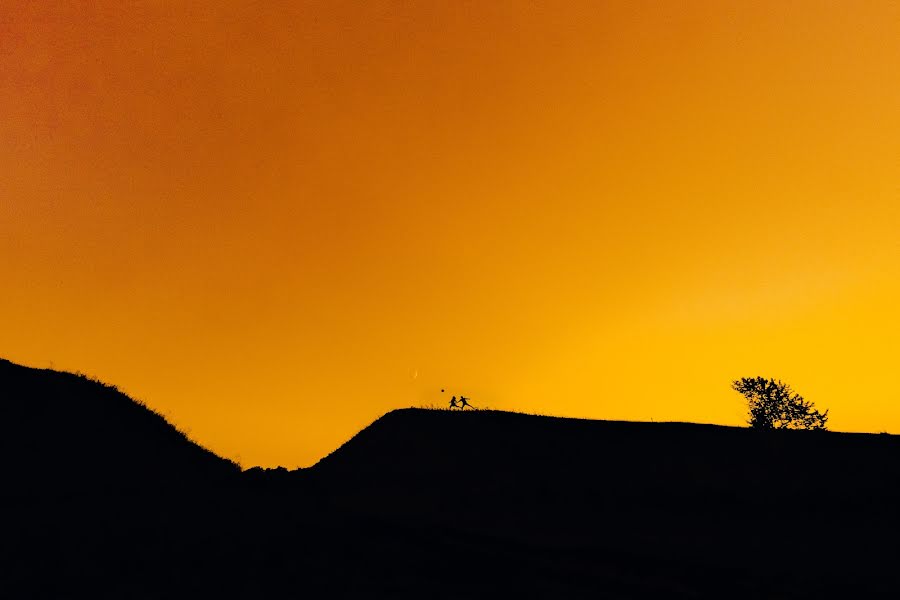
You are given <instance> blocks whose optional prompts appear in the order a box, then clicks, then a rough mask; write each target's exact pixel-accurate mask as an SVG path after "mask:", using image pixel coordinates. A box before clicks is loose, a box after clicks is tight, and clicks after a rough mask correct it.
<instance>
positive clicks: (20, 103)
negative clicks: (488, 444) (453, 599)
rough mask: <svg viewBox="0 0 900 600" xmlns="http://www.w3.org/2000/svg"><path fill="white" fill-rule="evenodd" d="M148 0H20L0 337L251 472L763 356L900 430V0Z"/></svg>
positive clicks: (837, 416) (0, 228)
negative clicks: (449, 416) (95, 381)
mask: <svg viewBox="0 0 900 600" xmlns="http://www.w3.org/2000/svg"><path fill="white" fill-rule="evenodd" d="M126 4H127V5H128V7H127V8H123V7H122V6H121V5H122V3H121V2H111V1H105V0H104V1H99V0H92V1H90V2H71V3H69V2H66V3H57V2H47V3H34V2H25V1H17V0H13V1H12V2H4V3H3V4H2V6H0V285H2V290H0V291H2V293H0V315H2V325H0V356H3V357H5V358H8V359H10V360H14V361H17V362H21V363H25V364H29V365H32V366H38V367H49V366H53V367H54V368H57V369H66V370H80V371H83V372H86V373H88V374H90V375H94V376H97V377H99V378H101V379H103V380H105V381H108V382H111V383H115V384H117V385H119V386H120V387H121V388H122V389H123V390H125V391H126V392H128V393H129V394H131V395H133V396H134V397H137V398H139V399H141V400H144V401H145V402H147V403H148V404H149V405H150V406H151V407H153V408H155V409H156V410H158V411H160V412H162V413H163V414H165V415H166V416H167V417H168V418H169V419H170V420H171V421H172V422H174V423H175V424H176V425H177V426H179V427H180V428H182V429H183V430H185V431H187V432H188V433H189V434H190V435H191V437H192V438H194V439H195V440H197V441H198V442H200V443H202V444H204V445H206V446H208V447H209V448H211V449H212V450H214V451H216V452H218V453H220V454H222V455H224V456H227V457H229V458H239V459H240V460H241V462H242V463H243V464H244V465H245V466H250V465H257V464H261V465H264V466H274V465H285V466H288V467H294V466H298V465H300V466H303V465H309V464H311V463H313V462H315V461H316V460H317V459H318V458H320V457H321V456H323V455H324V454H326V453H328V452H330V451H331V450H333V449H334V448H336V447H337V446H338V445H340V444H341V443H342V442H343V441H344V440H346V439H347V438H348V437H349V436H351V435H352V434H353V433H355V432H356V431H357V430H359V429H360V428H362V427H363V426H365V425H366V424H368V423H369V422H371V421H372V420H374V419H375V418H377V417H378V416H379V415H380V414H382V413H384V412H386V411H388V410H390V409H393V408H398V407H406V406H412V405H429V404H440V403H444V402H446V401H447V400H448V398H447V396H449V395H450V394H451V393H454V394H460V393H463V394H465V395H467V396H469V397H471V398H472V402H473V403H474V404H476V405H478V406H490V407H493V408H499V409H509V410H522V411H529V412H541V413H549V414H555V415H572V416H581V417H590V418H607V419H632V420H650V419H655V420H686V421H700V422H713V423H722V424H740V423H742V422H743V420H744V418H745V406H744V405H743V403H742V401H741V398H740V397H739V396H738V395H737V394H736V393H735V392H733V391H731V390H730V387H729V384H730V381H731V380H733V379H735V378H738V377H741V376H756V375H762V376H766V377H777V378H781V379H783V380H785V381H787V382H789V383H790V384H791V385H792V386H793V387H794V388H795V389H796V390H797V391H798V392H800V393H801V394H803V395H804V396H805V397H807V398H808V399H810V400H812V401H813V402H815V404H816V406H817V407H818V408H820V409H825V408H828V409H830V410H831V413H830V414H831V421H830V426H831V428H833V429H837V430H846V431H875V432H877V431H889V432H893V433H900V391H898V386H897V383H896V379H897V373H898V356H900V352H898V350H900V308H898V307H900V35H898V31H900V3H897V2H896V1H893V0H885V1H873V2H867V1H865V0H848V1H845V2H830V1H816V2H802V1H797V2H782V1H780V0H779V1H775V0H772V1H759V2H721V1H719V0H713V1H709V2H684V1H678V2H674V1H673V2H568V3H564V2H546V3H544V2H526V1H524V0H522V1H517V2H509V3H505V2H483V1H480V0H479V1H474V2H464V1H456V2H400V1H390V2H385V1H371V2H357V1H355V0H354V1H344V2H338V1H329V2H271V1H270V2H240V3H238V2H224V1H221V0H219V1H215V2H208V3H207V2H184V3H180V2H162V1H159V2H133V3H126ZM442 387H443V388H446V389H447V393H446V394H443V395H442V394H441V393H440V389H441V388H442Z"/></svg>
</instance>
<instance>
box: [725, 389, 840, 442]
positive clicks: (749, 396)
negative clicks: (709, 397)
mask: <svg viewBox="0 0 900 600" xmlns="http://www.w3.org/2000/svg"><path fill="white" fill-rule="evenodd" d="M731 387H732V388H734V390H735V391H736V392H738V393H739V394H741V395H742V396H743V397H744V398H745V399H746V400H747V405H748V406H747V408H748V410H749V413H750V418H749V419H748V421H747V422H748V424H749V425H750V427H752V428H753V429H822V430H824V429H825V422H826V421H828V411H827V410H826V411H825V412H824V413H820V412H819V411H818V410H816V409H815V408H814V407H813V403H812V402H808V401H807V400H804V399H803V396H801V395H800V394H797V393H796V392H794V390H792V389H791V386H789V385H788V384H786V383H783V382H781V381H778V380H777V379H765V378H763V377H743V378H741V379H738V380H737V381H733V382H732V383H731Z"/></svg>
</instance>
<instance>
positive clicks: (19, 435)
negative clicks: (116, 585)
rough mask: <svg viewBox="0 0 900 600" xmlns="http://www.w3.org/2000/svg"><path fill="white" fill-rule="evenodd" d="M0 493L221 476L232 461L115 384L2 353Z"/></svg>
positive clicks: (231, 471)
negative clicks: (15, 360)
mask: <svg viewBox="0 0 900 600" xmlns="http://www.w3.org/2000/svg"><path fill="white" fill-rule="evenodd" d="M0 411H2V415H3V419H2V433H0V452H2V456H3V457H4V460H5V463H6V464H5V468H4V473H3V480H4V484H5V485H4V486H3V490H4V491H3V492H2V493H3V495H26V496H27V495H33V494H40V495H47V494H63V495H65V494H72V493H74V494H79V493H91V494H94V493H97V492H102V491H103V490H116V489H142V488H154V489H158V488H159V487H160V486H169V485H176V484H177V485H185V484H190V483H192V482H196V483H201V482H208V481H212V480H219V479H222V478H224V477H229V476H231V475H236V474H237V472H238V468H237V466H236V465H234V464H232V463H230V462H229V461H226V460H224V459H221V458H219V457H218V456H216V455H215V454H213V453H212V452H209V451H208V450H206V449H204V448H202V447H200V446H198V445H197V444H195V443H194V442H192V441H190V440H189V439H187V437H185V435H184V434H182V433H181V432H180V431H178V430H177V429H175V428H174V427H173V426H172V425H170V424H169V423H167V422H166V420H165V419H164V418H163V417H162V416H160V415H159V414H157V413H155V412H153V411H151V410H150V409H148V408H147V407H145V406H143V405H141V404H139V403H137V402H135V401H134V400H132V399H131V398H129V397H128V396H126V395H125V394H123V393H121V392H120V391H118V390H117V389H116V388H115V387H112V386H107V385H104V384H102V383H99V382H97V381H93V380H91V379H88V378H86V377H84V376H80V375H73V374H71V373H62V372H57V371H51V370H45V369H32V368H28V367H23V366H20V365H16V364H13V363H11V362H9V361H6V360H2V359H0Z"/></svg>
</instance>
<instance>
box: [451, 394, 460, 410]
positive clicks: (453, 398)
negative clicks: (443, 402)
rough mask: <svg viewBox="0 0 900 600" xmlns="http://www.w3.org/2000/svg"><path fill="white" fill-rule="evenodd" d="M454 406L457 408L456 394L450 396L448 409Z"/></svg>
mask: <svg viewBox="0 0 900 600" xmlns="http://www.w3.org/2000/svg"><path fill="white" fill-rule="evenodd" d="M454 408H459V404H457V403H456V396H453V397H452V398H450V410H453V409H454Z"/></svg>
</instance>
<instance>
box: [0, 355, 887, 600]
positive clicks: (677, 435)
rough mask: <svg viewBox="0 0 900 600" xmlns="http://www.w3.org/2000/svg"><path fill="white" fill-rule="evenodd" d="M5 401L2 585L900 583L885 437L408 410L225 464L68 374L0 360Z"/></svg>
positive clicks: (297, 591)
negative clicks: (282, 453) (306, 444)
mask: <svg viewBox="0 0 900 600" xmlns="http://www.w3.org/2000/svg"><path fill="white" fill-rule="evenodd" d="M0 407H2V410H3V416H4V420H3V431H4V438H3V450H4V456H5V457H6V458H7V461H6V462H7V464H6V467H5V470H4V474H3V478H4V479H3V482H4V486H3V492H2V493H0V502H6V503H7V504H6V505H5V506H0V508H2V510H0V515H2V517H0V519H2V522H0V525H2V527H0V532H2V534H0V590H2V591H3V592H2V594H0V595H4V597H5V596H7V595H8V596H9V597H15V598H58V597H91V598H126V597H127V598H283V597H311V598H392V599H395V598H467V599H468V598H507V597H509V598H553V599H558V598H685V599H686V598H716V599H719V598H746V599H750V598H828V597H837V598H858V597H866V598H872V597H890V598H893V597H897V596H898V591H900V575H898V574H897V570H896V564H897V563H898V559H900V548H898V544H897V532H898V531H900V516H898V510H897V505H898V504H900V493H898V489H900V460H898V459H900V440H898V438H897V437H896V436H889V435H862V434H841V433H829V432H804V431H751V430H748V429H743V428H735V427H719V426H713V425H695V424H686V423H628V422H612V421H588V420H578V419H559V418H551V417H539V416H529V415H521V414H514V413H503V412H494V411H471V412H469V411H467V412H461V411H454V412H450V411H432V410H419V409H404V410H398V411H394V412H391V413H389V414H387V415H385V416H383V417H382V418H380V419H378V420H377V421H375V422H374V423H373V424H372V425H371V426H369V427H367V428H365V429H363V430H362V431H361V432H359V433H358V434H357V435H356V436H354V437H353V438H352V439H351V440H349V441H348V442H347V443H346V444H344V445H343V446H342V447H341V448H339V449H337V450H336V451H335V452H334V453H332V454H331V455H329V456H328V457H326V458H324V459H323V460H322V461H320V462H319V463H318V464H317V465H315V466H314V467H312V468H309V469H299V470H296V471H286V470H284V469H268V470H265V469H251V470H249V471H247V472H244V473H243V474H241V475H240V476H238V473H237V467H236V466H235V465H233V464H231V463H229V462H227V461H224V460H222V459H220V458H218V457H216V456H214V455H212V454H211V453H209V452H208V451H206V450H204V449H202V448H200V447H199V446H197V445H196V444H193V443H192V442H190V441H189V440H188V439H186V438H185V437H184V435H183V434H181V433H180V432H178V431H176V430H175V429H174V428H172V427H171V426H170V425H169V424H167V423H166V422H165V420H164V419H163V418H162V417H160V416H159V415H157V414H155V413H153V412H152V411H149V410H148V409H146V408H145V407H143V406H141V405H140V404H137V403H135V402H134V401H132V400H130V399H129V398H127V397H126V396H124V395H123V394H121V393H119V392H118V391H117V390H115V389H114V388H112V387H111V386H105V385H103V384H99V383H97V382H94V381H91V380H88V379H86V378H84V377H81V376H77V375H71V374H65V373H57V372H54V371H45V370H36V369H26V368H24V367H19V366H16V365H13V364H11V363H8V362H5V361H4V362H0ZM11 482H12V483H13V485H10V483H11ZM10 490H17V491H14V492H11V491H10ZM23 491H24V492H25V493H26V495H24V496H23V495H22V493H23ZM16 494H18V495H16Z"/></svg>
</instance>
